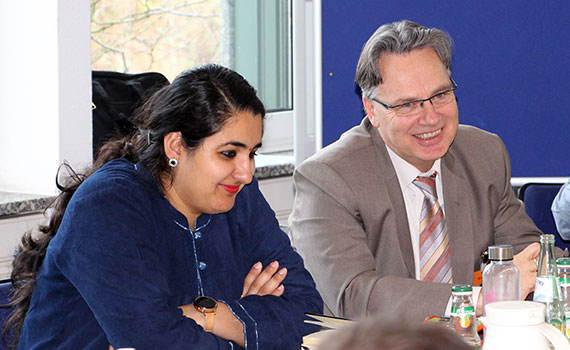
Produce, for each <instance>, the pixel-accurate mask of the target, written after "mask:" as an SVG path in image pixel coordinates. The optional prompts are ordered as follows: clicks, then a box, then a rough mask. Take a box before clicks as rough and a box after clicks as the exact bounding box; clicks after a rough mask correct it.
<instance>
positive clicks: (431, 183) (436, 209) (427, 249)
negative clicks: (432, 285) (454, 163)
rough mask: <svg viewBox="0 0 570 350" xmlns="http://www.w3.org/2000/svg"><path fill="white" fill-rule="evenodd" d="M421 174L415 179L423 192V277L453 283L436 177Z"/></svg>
mask: <svg viewBox="0 0 570 350" xmlns="http://www.w3.org/2000/svg"><path fill="white" fill-rule="evenodd" d="M436 175H437V171H435V172H434V173H433V174H432V175H431V176H428V177H423V176H418V177H417V178H416V179H415V180H414V182H413V183H414V185H416V186H417V187H418V188H419V189H420V190H421V191H422V193H423V194H424V201H423V204H422V212H421V221H420V279H421V280H422V281H429V282H439V283H451V282H452V279H451V250H450V247H449V235H448V234H447V224H446V222H445V216H444V215H443V210H442V209H441V207H440V206H439V202H438V201H437V192H436V190H435V177H436Z"/></svg>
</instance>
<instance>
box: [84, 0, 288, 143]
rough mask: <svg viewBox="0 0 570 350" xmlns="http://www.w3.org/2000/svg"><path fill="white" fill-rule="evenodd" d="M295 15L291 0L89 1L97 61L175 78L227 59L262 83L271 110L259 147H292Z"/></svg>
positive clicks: (262, 95)
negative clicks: (266, 134)
mask: <svg viewBox="0 0 570 350" xmlns="http://www.w3.org/2000/svg"><path fill="white" fill-rule="evenodd" d="M291 15H292V2H291V0H274V1H266V0H254V1H253V0H248V1H234V0H202V1H188V0H163V1H162V2H161V3H159V2H150V1H137V0H128V1H126V0H91V60H92V68H93V69H94V70H112V71H119V72H127V73H128V72H131V73H134V72H144V71H157V72H161V73H162V74H164V75H165V76H166V77H167V78H168V79H169V80H170V81H172V80H173V79H174V78H175V77H176V75H177V74H178V73H180V72H181V71H183V70H185V69H188V68H192V67H196V66H198V65H201V64H204V63H209V62H215V63H219V64H223V65H225V66H227V67H230V68H232V69H234V70H236V71H238V72H239V73H240V74H242V75H243V76H244V77H245V78H246V79H247V80H248V81H249V82H250V83H251V84H252V85H253V86H254V87H255V88H256V89H257V90H258V94H259V96H260V98H261V100H262V101H263V102H264V104H265V107H266V109H267V111H268V112H269V115H268V118H267V122H266V129H268V132H269V134H270V135H271V136H270V137H266V138H265V139H264V145H265V146H264V149H263V150H262V151H264V152H272V151H283V150H291V149H292V148H293V144H292V129H293V125H292V124H293V118H292V114H291V112H292V109H293V93H292V92H293V86H292V75H293V72H292V49H291V47H292V21H291ZM268 124H275V125H268ZM272 129H277V130H279V131H280V132H279V133H277V135H276V133H275V132H271V130H272ZM287 130H288V132H285V133H283V131H287Z"/></svg>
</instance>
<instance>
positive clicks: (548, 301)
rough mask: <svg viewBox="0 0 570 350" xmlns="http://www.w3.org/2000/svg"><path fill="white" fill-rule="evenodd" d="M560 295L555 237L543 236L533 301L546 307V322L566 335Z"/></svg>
mask: <svg viewBox="0 0 570 350" xmlns="http://www.w3.org/2000/svg"><path fill="white" fill-rule="evenodd" d="M560 295H561V293H560V282H559V280H558V268H557V266H556V258H555V257H554V235H542V236H540V259H539V260H538V272H537V274H536V284H535V286H534V299H533V300H534V301H537V302H541V303H543V304H545V305H546V322H548V323H550V324H551V325H553V326H554V327H556V328H558V329H559V330H560V331H561V332H562V333H563V334H564V333H565V332H564V330H565V328H566V326H565V324H566V322H565V316H564V304H563V302H562V301H561V300H560Z"/></svg>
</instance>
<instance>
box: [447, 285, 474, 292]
mask: <svg viewBox="0 0 570 350" xmlns="http://www.w3.org/2000/svg"><path fill="white" fill-rule="evenodd" d="M472 291H473V288H472V287H471V286H470V285H468V284H456V285H454V286H453V287H451V292H452V293H471V292H472Z"/></svg>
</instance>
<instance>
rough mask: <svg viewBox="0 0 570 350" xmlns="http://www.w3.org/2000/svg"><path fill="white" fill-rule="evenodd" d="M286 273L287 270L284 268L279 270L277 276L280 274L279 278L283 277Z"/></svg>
mask: <svg viewBox="0 0 570 350" xmlns="http://www.w3.org/2000/svg"><path fill="white" fill-rule="evenodd" d="M286 273H287V268H286V267H284V268H282V269H281V270H279V274H280V275H281V276H283V275H284V274H286Z"/></svg>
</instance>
